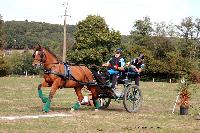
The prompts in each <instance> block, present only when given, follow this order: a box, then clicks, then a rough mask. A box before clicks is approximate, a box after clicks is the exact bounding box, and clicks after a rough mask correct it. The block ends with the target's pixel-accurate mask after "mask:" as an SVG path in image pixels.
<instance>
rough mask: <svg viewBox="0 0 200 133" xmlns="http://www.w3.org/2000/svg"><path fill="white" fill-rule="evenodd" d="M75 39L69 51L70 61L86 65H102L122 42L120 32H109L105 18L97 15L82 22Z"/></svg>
mask: <svg viewBox="0 0 200 133" xmlns="http://www.w3.org/2000/svg"><path fill="white" fill-rule="evenodd" d="M74 37H75V40H76V43H75V46H74V47H73V49H72V50H71V51H68V56H67V57H68V60H70V61H72V62H76V63H84V64H93V63H94V64H101V63H102V62H103V61H105V60H107V58H108V56H110V54H111V53H112V51H113V49H115V48H116V47H117V46H119V45H120V42H121V35H120V33H119V31H117V32H116V31H114V30H113V29H111V30H109V28H108V25H107V24H106V22H105V20H104V18H102V17H100V16H96V15H89V16H87V17H86V19H84V20H83V21H80V22H79V23H78V24H77V26H76V30H75V33H74Z"/></svg>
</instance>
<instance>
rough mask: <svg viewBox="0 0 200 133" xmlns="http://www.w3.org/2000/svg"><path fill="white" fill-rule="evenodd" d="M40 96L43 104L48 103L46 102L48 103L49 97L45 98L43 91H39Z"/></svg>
mask: <svg viewBox="0 0 200 133" xmlns="http://www.w3.org/2000/svg"><path fill="white" fill-rule="evenodd" d="M38 96H39V98H41V99H42V102H43V103H46V102H47V100H48V98H47V97H44V95H43V93H42V90H41V89H39V90H38Z"/></svg>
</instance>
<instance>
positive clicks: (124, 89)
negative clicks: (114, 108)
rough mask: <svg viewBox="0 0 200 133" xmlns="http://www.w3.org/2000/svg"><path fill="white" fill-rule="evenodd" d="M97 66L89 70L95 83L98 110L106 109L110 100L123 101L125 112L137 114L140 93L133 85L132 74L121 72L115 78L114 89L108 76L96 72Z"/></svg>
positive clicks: (105, 73)
mask: <svg viewBox="0 0 200 133" xmlns="http://www.w3.org/2000/svg"><path fill="white" fill-rule="evenodd" d="M97 68H99V67H97V66H92V67H91V68H90V69H91V71H92V73H93V75H94V77H95V80H96V83H97V92H98V97H99V101H100V105H101V106H100V109H105V108H107V107H108V106H109V105H110V103H111V100H123V105H124V108H125V109H126V111H128V112H130V113H134V112H137V111H138V110H139V109H140V107H141V105H142V92H141V90H140V88H139V86H137V85H135V84H134V83H133V77H134V75H135V74H137V73H134V72H128V71H127V72H121V73H120V74H118V76H117V83H116V85H115V89H113V88H112V87H111V84H112V83H111V80H110V75H109V74H108V73H107V72H106V71H105V70H103V71H101V70H98V69H97Z"/></svg>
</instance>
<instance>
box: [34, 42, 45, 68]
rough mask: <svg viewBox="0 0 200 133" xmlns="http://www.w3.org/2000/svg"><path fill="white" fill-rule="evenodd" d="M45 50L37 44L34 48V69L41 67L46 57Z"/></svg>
mask: <svg viewBox="0 0 200 133" xmlns="http://www.w3.org/2000/svg"><path fill="white" fill-rule="evenodd" d="M44 51H45V49H44V48H42V47H41V46H40V45H39V44H38V45H37V46H36V48H35V52H34V53H33V64H32V65H33V66H34V67H36V68H37V67H39V66H41V65H43V63H45V61H46V56H45V53H44Z"/></svg>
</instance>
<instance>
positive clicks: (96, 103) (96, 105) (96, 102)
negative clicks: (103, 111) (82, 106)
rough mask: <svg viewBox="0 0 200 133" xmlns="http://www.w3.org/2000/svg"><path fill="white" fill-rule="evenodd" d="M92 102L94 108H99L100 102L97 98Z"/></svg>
mask: <svg viewBox="0 0 200 133" xmlns="http://www.w3.org/2000/svg"><path fill="white" fill-rule="evenodd" d="M94 102H95V108H96V109H99V107H100V102H99V101H98V100H95V101H94Z"/></svg>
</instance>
